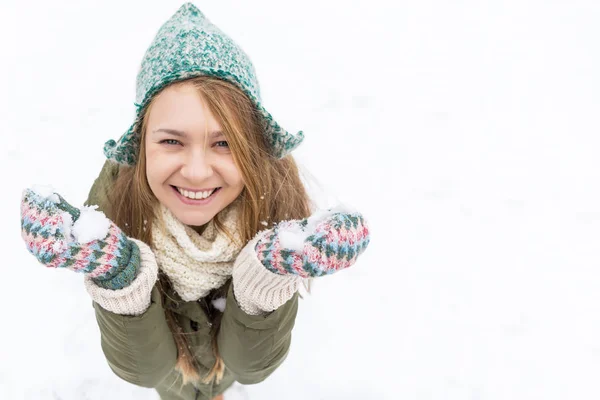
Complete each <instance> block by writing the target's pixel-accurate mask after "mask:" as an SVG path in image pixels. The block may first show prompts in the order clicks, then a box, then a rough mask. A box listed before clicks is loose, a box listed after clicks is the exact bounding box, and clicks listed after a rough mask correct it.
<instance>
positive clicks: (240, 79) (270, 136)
mask: <svg viewBox="0 0 600 400" xmlns="http://www.w3.org/2000/svg"><path fill="white" fill-rule="evenodd" d="M203 75H204V76H214V77H217V78H220V79H223V80H226V81H229V82H231V83H233V84H234V85H236V86H237V87H239V88H240V89H241V90H243V91H244V93H245V94H246V95H247V96H248V97H249V98H250V100H251V101H252V102H253V103H254V105H255V106H256V108H257V110H258V111H259V113H260V115H262V117H263V118H262V119H263V125H264V135H265V138H266V140H267V143H268V144H269V147H270V150H271V154H272V155H273V156H275V157H277V158H282V157H284V156H285V155H287V154H288V153H289V152H291V151H292V150H294V149H295V148H296V147H298V145H300V143H301V142H302V140H303V139H304V134H303V133H302V132H298V133H297V134H296V135H292V134H290V133H288V132H287V131H286V130H285V129H283V128H282V127H281V126H279V124H278V123H277V122H276V121H275V120H274V119H273V117H272V116H271V114H270V113H269V112H268V111H267V110H265V108H264V107H263V105H262V104H261V99H260V88H259V85H258V80H257V78H256V73H255V70H254V66H253V65H252V62H251V61H250V58H249V57H248V55H247V54H246V53H244V51H243V50H242V49H241V48H240V47H239V46H238V45H237V44H236V43H235V42H234V41H233V40H231V38H229V37H228V36H227V35H225V34H224V33H223V32H221V30H219V28H217V27H216V26H215V25H213V24H212V23H211V22H210V21H209V20H208V19H207V18H206V17H205V16H204V14H202V12H201V11H200V10H199V9H198V8H196V7H195V6H194V5H193V4H191V3H186V4H184V5H183V6H181V8H179V10H178V11H177V12H176V13H175V14H174V15H173V16H172V17H171V18H170V19H169V20H168V21H167V22H166V23H165V24H164V25H163V26H162V27H161V28H160V29H159V31H158V33H157V34H156V37H155V38H154V41H153V42H152V44H151V45H150V47H149V48H148V50H146V54H145V55H144V58H143V60H142V65H141V67H140V71H139V73H138V76H137V82H136V106H137V111H136V118H135V121H134V123H133V125H131V127H130V128H129V129H128V130H127V132H125V133H124V134H123V136H121V138H120V139H119V140H118V142H115V141H114V140H109V141H108V142H106V144H105V145H104V154H105V155H106V157H107V158H108V159H111V160H113V161H115V162H117V163H120V164H128V165H134V164H135V163H136V156H137V152H138V147H139V143H140V135H141V132H140V131H139V130H140V127H141V120H142V118H143V114H144V110H145V108H146V106H147V105H148V104H149V103H150V100H151V99H152V96H154V95H155V94H156V93H158V92H159V91H160V90H161V89H163V88H165V87H166V86H167V85H169V84H171V83H173V82H176V81H181V80H184V79H189V78H193V77H197V76H203Z"/></svg>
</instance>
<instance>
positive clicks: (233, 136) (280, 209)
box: [107, 76, 312, 384]
mask: <svg viewBox="0 0 600 400" xmlns="http://www.w3.org/2000/svg"><path fill="white" fill-rule="evenodd" d="M182 83H185V84H191V85H193V86H194V88H195V89H196V90H197V91H198V93H199V94H200V95H201V96H202V97H203V99H204V100H205V102H206V104H207V106H208V108H209V109H210V111H211V112H212V114H213V115H214V116H215V118H216V119H217V121H219V123H220V124H221V127H222V129H223V132H224V133H225V137H226V139H227V141H228V143H229V147H230V149H231V152H232V156H233V159H234V162H235V164H236V166H237V168H238V170H239V171H240V173H241V175H242V178H243V181H244V189H243V190H242V193H241V194H240V200H241V214H240V220H239V224H240V231H241V233H242V240H243V242H244V243H247V242H248V241H249V240H250V239H252V238H253V237H254V236H255V235H256V234H257V233H258V232H259V231H260V230H262V229H265V226H263V224H261V221H267V223H268V224H269V225H271V224H275V223H277V222H279V221H282V220H287V219H301V218H306V217H308V216H309V215H310V211H311V207H312V204H311V202H310V200H309V197H308V195H307V193H306V190H305V188H304V185H303V184H302V181H301V179H300V176H299V171H298V167H297V165H296V162H295V161H294V159H293V157H292V156H289V155H288V156H286V157H285V158H283V159H277V158H275V157H273V156H271V155H270V153H269V149H268V147H267V142H266V140H265V138H264V135H263V129H264V128H263V122H262V118H261V117H260V116H259V114H258V112H257V110H256V108H255V107H254V106H253V104H252V102H251V101H250V99H249V98H248V97H247V96H246V95H245V94H244V93H243V92H242V91H241V90H240V89H238V88H237V87H236V86H234V85H233V84H231V83H229V82H226V81H223V80H220V79H216V78H213V77H207V76H202V77H196V78H192V79H189V80H186V81H183V82H178V83H174V84H182ZM159 95H160V93H159V94H158V95H156V96H155V97H154V98H153V100H152V101H151V102H150V104H149V105H148V107H146V109H145V111H144V116H143V119H142V121H141V126H139V127H138V128H139V129H140V135H141V139H140V146H139V152H138V157H137V160H138V161H137V163H136V165H135V166H132V167H121V168H120V170H119V175H118V177H117V179H116V182H115V186H114V187H113V190H112V191H111V195H110V196H109V205H108V208H107V215H108V216H109V218H110V219H112V220H113V221H114V222H115V223H116V224H117V225H118V226H119V227H120V228H121V229H123V230H124V232H125V233H126V234H127V235H128V236H130V237H133V238H136V239H139V240H142V241H143V242H145V243H147V244H149V245H152V229H151V227H152V223H153V220H154V216H155V210H156V207H157V205H158V200H157V199H156V197H155V196H154V194H153V193H152V191H151V189H150V186H149V185H148V180H147V177H146V162H147V160H146V155H145V151H144V149H145V140H146V127H147V123H148V116H149V114H150V110H151V108H152V104H153V102H154V100H155V99H156V98H157V97H158V96H159ZM214 222H215V225H216V227H217V228H218V229H220V230H221V231H223V232H224V233H225V234H228V232H226V230H225V229H224V227H223V224H222V223H221V222H220V221H219V215H218V214H217V215H216V216H215V219H214ZM160 284H161V288H162V290H163V296H164V293H165V292H166V288H167V287H168V286H169V284H170V282H168V278H167V277H166V276H164V275H162V274H161V275H160ZM226 285H227V286H228V285H229V282H228V283H227V284H226ZM224 289H225V290H226V289H227V287H225V288H224ZM163 300H164V298H163ZM216 315H217V316H216V320H215V321H213V327H212V331H211V336H212V349H213V353H214V356H215V360H216V361H215V364H214V365H213V367H212V369H211V370H210V371H209V373H208V374H207V375H206V376H205V377H203V378H201V377H200V375H199V372H198V365H197V363H196V360H195V358H194V356H193V353H192V351H191V350H190V347H189V344H188V340H187V338H186V336H185V334H184V333H183V330H182V328H181V327H180V326H179V325H178V323H177V320H176V318H175V316H174V315H173V313H172V311H170V310H168V309H167V308H165V316H166V320H167V323H168V325H169V328H170V329H171V332H172V333H173V338H174V340H175V344H176V345H177V350H178V357H177V364H176V368H177V369H178V370H179V371H180V372H181V374H182V376H183V382H184V384H185V383H188V382H198V381H200V380H202V381H203V382H205V383H208V382H211V381H213V380H215V381H216V382H219V381H220V380H221V379H222V377H223V374H224V370H225V366H224V364H223V359H222V358H221V357H220V355H219V349H218V347H217V340H216V337H217V334H218V331H219V328H220V322H221V317H222V314H221V313H216Z"/></svg>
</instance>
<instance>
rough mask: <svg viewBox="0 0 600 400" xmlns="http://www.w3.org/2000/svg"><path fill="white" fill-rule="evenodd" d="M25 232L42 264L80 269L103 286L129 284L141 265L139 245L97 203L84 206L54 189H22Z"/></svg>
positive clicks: (28, 244) (28, 241)
mask: <svg viewBox="0 0 600 400" xmlns="http://www.w3.org/2000/svg"><path fill="white" fill-rule="evenodd" d="M21 234H22V237H23V240H24V241H25V244H26V246H27V250H28V251H29V252H30V253H31V254H33V255H34V256H35V257H36V258H37V259H38V261H40V262H41V263H42V264H44V265H46V266H47V267H49V268H66V269H70V270H73V271H75V272H82V273H84V274H86V275H87V276H88V277H89V278H91V280H92V281H93V282H94V283H95V284H96V285H98V286H99V287H101V288H104V289H111V290H117V289H122V288H124V287H127V286H129V285H130V284H131V282H132V281H133V280H134V279H135V277H136V274H137V271H138V269H139V267H140V250H139V248H138V246H137V245H136V244H135V243H134V242H133V241H131V240H129V239H128V238H127V236H126V235H125V234H124V233H123V231H122V230H121V229H119V227H118V226H116V225H115V224H114V223H113V222H112V221H110V220H109V219H108V218H106V217H105V216H104V214H103V213H101V212H99V211H96V210H95V209H94V207H84V208H82V209H81V210H80V209H78V208H76V207H73V206H72V205H70V204H69V203H67V202H66V201H65V199H63V198H62V197H61V196H60V195H58V194H56V193H46V194H43V193H41V192H39V191H38V192H36V191H33V190H31V189H26V190H25V191H24V192H23V197H22V200H21Z"/></svg>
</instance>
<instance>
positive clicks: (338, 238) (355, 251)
mask: <svg viewBox="0 0 600 400" xmlns="http://www.w3.org/2000/svg"><path fill="white" fill-rule="evenodd" d="M260 236H261V237H260V239H259V240H258V242H257V243H256V247H255V250H256V254H257V257H258V259H259V260H260V262H261V263H262V264H263V265H264V266H265V268H267V269H268V270H269V271H271V272H273V273H275V274H278V275H298V276H300V277H302V278H316V277H319V276H323V275H330V274H333V273H334V272H337V271H340V270H342V269H345V268H348V267H350V266H351V265H352V264H354V263H355V262H356V259H357V257H358V256H359V255H360V254H361V253H362V252H363V251H365V249H366V248H367V246H368V245H369V241H370V237H369V228H368V227H367V225H366V223H365V221H364V218H363V217H362V215H360V214H358V213H352V214H350V213H342V212H337V213H332V214H328V213H327V212H326V213H320V214H316V215H314V216H311V217H310V218H308V219H303V220H301V221H284V222H281V223H280V224H278V225H277V226H275V227H274V228H273V229H271V230H270V231H267V232H264V233H262V234H261V235H260Z"/></svg>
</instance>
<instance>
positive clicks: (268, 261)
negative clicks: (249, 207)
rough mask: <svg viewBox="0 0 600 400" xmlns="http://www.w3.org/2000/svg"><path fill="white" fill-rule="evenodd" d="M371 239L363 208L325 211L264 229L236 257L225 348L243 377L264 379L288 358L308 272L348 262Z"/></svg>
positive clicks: (233, 368)
mask: <svg viewBox="0 0 600 400" xmlns="http://www.w3.org/2000/svg"><path fill="white" fill-rule="evenodd" d="M368 243H369V230H368V227H367V226H366V224H365V222H364V219H363V217H362V216H361V215H360V214H357V213H353V214H348V213H341V212H321V213H318V214H315V215H313V216H311V218H309V219H307V220H302V221H285V222H282V223H280V224H279V225H278V226H276V227H274V228H273V229H269V230H265V231H263V232H260V233H259V234H258V235H257V236H256V237H255V238H254V239H253V240H251V241H250V242H249V243H248V244H247V245H246V246H245V247H244V248H243V249H242V251H241V252H240V254H239V256H238V258H237V259H236V261H235V263H234V266H233V272H232V278H233V288H232V289H230V293H229V296H228V298H227V305H226V308H225V312H224V314H223V320H222V322H221V329H220V331H219V338H218V339H219V343H218V344H219V350H220V352H221V356H222V357H223V361H224V362H225V365H226V366H227V368H228V369H230V370H231V371H232V372H233V373H234V374H235V375H236V379H237V380H238V381H239V382H241V383H246V384H250V383H258V382H260V381H262V380H264V379H265V378H266V377H268V376H269V375H270V374H271V373H272V372H273V371H274V370H275V369H276V368H277V367H278V366H279V365H281V363H282V362H283V361H284V360H285V358H286V356H287V354H288V351H289V347H290V342H291V335H292V332H291V331H292V328H293V327H294V322H295V318H296V313H297V310H298V294H297V290H298V287H299V285H300V283H301V282H302V279H303V278H315V277H319V276H323V275H330V274H332V273H335V272H336V271H339V270H342V269H345V268H348V267H349V266H351V265H352V264H354V263H355V261H356V259H357V257H358V256H359V255H360V254H361V253H362V252H363V251H364V250H365V249H366V247H367V245H368Z"/></svg>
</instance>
